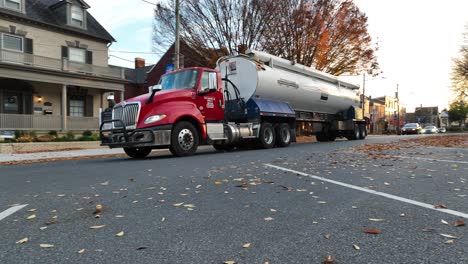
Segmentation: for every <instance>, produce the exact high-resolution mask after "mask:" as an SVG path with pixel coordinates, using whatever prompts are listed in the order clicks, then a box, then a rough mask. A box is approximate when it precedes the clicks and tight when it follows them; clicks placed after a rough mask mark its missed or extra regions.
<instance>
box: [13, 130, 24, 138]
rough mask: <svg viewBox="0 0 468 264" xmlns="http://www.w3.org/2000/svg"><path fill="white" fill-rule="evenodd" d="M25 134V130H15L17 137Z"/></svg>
mask: <svg viewBox="0 0 468 264" xmlns="http://www.w3.org/2000/svg"><path fill="white" fill-rule="evenodd" d="M23 135H24V131H21V130H15V138H19V137H21V136H23Z"/></svg>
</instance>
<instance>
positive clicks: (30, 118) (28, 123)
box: [0, 114, 99, 131]
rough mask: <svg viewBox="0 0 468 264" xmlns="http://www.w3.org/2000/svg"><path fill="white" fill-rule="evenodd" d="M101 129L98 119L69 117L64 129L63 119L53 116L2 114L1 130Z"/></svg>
mask: <svg viewBox="0 0 468 264" xmlns="http://www.w3.org/2000/svg"><path fill="white" fill-rule="evenodd" d="M98 129H99V118H97V117H67V127H66V128H65V129H64V128H63V127H62V117H61V116H52V115H19V114H0V130H34V131H41V130H42V131H50V130H91V131H95V130H98Z"/></svg>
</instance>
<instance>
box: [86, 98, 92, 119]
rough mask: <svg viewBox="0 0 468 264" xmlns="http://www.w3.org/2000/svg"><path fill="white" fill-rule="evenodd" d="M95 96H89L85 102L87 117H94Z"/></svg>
mask: <svg viewBox="0 0 468 264" xmlns="http://www.w3.org/2000/svg"><path fill="white" fill-rule="evenodd" d="M93 112H94V109H93V96H92V95H87V96H86V101H85V116H87V117H92V116H93Z"/></svg>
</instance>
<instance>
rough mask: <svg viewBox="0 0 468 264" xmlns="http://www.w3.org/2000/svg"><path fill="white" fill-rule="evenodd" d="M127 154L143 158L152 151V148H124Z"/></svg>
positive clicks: (135, 157)
mask: <svg viewBox="0 0 468 264" xmlns="http://www.w3.org/2000/svg"><path fill="white" fill-rule="evenodd" d="M124 151H125V154H127V155H128V156H129V157H131V158H134V159H142V158H144V157H146V156H148V154H150V153H151V148H149V147H142V148H124Z"/></svg>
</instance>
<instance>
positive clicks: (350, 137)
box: [346, 124, 361, 140]
mask: <svg viewBox="0 0 468 264" xmlns="http://www.w3.org/2000/svg"><path fill="white" fill-rule="evenodd" d="M359 131H360V129H359V125H358V124H354V129H353V130H351V131H349V134H348V136H347V137H346V138H347V139H348V140H356V139H359V135H360V134H361V133H360V132H359Z"/></svg>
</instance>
